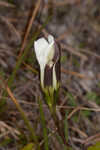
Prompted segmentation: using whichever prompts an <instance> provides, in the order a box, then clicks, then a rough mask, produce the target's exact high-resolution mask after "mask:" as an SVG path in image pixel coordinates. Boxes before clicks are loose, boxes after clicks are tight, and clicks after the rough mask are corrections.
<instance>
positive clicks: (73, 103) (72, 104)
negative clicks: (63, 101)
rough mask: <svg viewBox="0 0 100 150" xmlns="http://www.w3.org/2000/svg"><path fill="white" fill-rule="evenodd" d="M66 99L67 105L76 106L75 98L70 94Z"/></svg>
mask: <svg viewBox="0 0 100 150" xmlns="http://www.w3.org/2000/svg"><path fill="white" fill-rule="evenodd" d="M67 97H68V99H69V101H68V103H69V105H71V106H77V104H76V101H75V98H74V96H73V95H72V93H67Z"/></svg>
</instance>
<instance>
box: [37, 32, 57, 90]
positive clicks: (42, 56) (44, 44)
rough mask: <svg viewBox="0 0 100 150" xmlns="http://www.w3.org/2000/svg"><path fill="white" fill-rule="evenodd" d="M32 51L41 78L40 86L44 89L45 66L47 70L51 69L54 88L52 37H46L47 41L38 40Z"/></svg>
mask: <svg viewBox="0 0 100 150" xmlns="http://www.w3.org/2000/svg"><path fill="white" fill-rule="evenodd" d="M34 49H35V53H36V58H37V60H38V63H39V65H40V72H41V75H40V78H41V85H42V88H44V72H45V67H46V65H48V66H49V68H52V67H53V68H52V69H53V74H52V80H53V85H52V86H53V87H54V88H56V82H57V81H56V72H55V64H54V61H53V58H54V55H55V41H54V37H53V36H52V35H49V36H48V40H46V39H45V38H40V39H38V40H37V41H35V42H34Z"/></svg>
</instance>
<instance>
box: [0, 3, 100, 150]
mask: <svg viewBox="0 0 100 150" xmlns="http://www.w3.org/2000/svg"><path fill="white" fill-rule="evenodd" d="M45 23H46V24H45ZM44 24H45V26H44ZM41 27H42V28H43V29H42V30H41ZM49 34H51V35H53V36H54V37H55V40H56V41H57V43H59V44H60V47H61V53H62V55H61V87H60V96H59V99H58V102H57V115H58V117H59V120H60V121H62V120H67V121H66V124H65V126H66V128H65V129H67V138H68V147H69V150H87V149H88V147H89V146H91V145H92V144H95V143H99V141H100V1H99V0H92V1H91V0H37V1H36V0H0V150H17V149H18V150H19V149H21V148H22V147H23V146H24V145H26V143H28V141H27V137H28V134H29V133H28V131H27V129H26V126H25V124H24V122H23V119H22V118H21V116H20V113H19V111H18V110H17V109H16V106H15V104H14V103H13V102H12V100H11V96H10V94H9V92H8V94H4V91H5V86H6V85H7V86H8V87H9V88H10V90H11V91H12V94H13V95H14V96H15V97H16V100H17V101H18V103H19V104H20V105H21V107H22V108H23V109H24V111H25V113H26V115H27V117H28V118H29V119H30V122H31V124H32V125H34V126H35V127H36V134H37V135H38V136H39V140H40V143H41V145H42V144H43V143H42V141H43V133H42V127H41V122H40V119H39V107H38V96H39V97H40V98H41V99H42V100H43V99H44V98H43V94H42V92H41V89H40V80H39V65H38V63H37V60H36V57H35V53H34V42H33V44H32V43H31V44H30V41H32V40H31V39H32V38H35V37H36V38H35V40H36V39H38V38H40V37H47V36H48V35H49ZM36 35H37V36H36ZM33 41H34V40H33ZM28 48H29V49H28ZM27 49H28V50H27ZM25 51H27V52H26V53H24V52H25ZM24 56H25V57H24ZM18 62H19V64H18ZM16 64H17V65H16ZM5 103H6V106H5ZM43 103H44V104H43V106H44V107H43V111H44V114H45V119H46V122H47V128H50V129H51V130H52V131H53V132H57V131H56V129H55V126H54V123H53V120H52V117H51V115H50V112H49V110H48V107H47V106H46V104H45V102H44V100H43ZM49 145H50V150H60V149H61V148H62V146H61V144H59V142H58V140H57V139H56V138H55V137H54V136H50V139H49ZM99 145H100V143H99ZM98 150H99V149H98Z"/></svg>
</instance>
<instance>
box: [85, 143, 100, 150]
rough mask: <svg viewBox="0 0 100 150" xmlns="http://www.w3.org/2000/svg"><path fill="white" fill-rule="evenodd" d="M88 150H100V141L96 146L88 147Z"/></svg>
mask: <svg viewBox="0 0 100 150" xmlns="http://www.w3.org/2000/svg"><path fill="white" fill-rule="evenodd" d="M88 150H100V141H99V142H97V143H96V144H95V145H93V146H90V147H88Z"/></svg>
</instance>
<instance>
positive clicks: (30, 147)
mask: <svg viewBox="0 0 100 150" xmlns="http://www.w3.org/2000/svg"><path fill="white" fill-rule="evenodd" d="M21 150H35V148H34V144H33V143H29V144H27V145H25V146H24V148H22V149H21Z"/></svg>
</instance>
